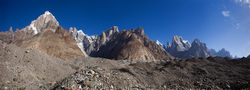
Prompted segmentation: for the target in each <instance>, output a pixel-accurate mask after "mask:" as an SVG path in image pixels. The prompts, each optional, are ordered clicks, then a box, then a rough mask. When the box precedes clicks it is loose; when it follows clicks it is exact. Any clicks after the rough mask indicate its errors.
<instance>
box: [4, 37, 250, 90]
mask: <svg viewBox="0 0 250 90" xmlns="http://www.w3.org/2000/svg"><path fill="white" fill-rule="evenodd" d="M0 72H1V73H0V77H1V78H0V88H1V89H6V88H7V89H11V90H12V89H14V90H17V89H19V90H22V89H26V90H48V89H52V90H68V89H72V90H77V89H78V90H90V89H105V90H106V89H114V90H117V89H118V90H119V89H121V90H124V89H128V90H131V89H250V75H249V73H250V60H249V59H247V58H241V59H230V58H220V57H208V58H191V59H186V60H181V59H173V60H162V61H154V62H136V63H134V62H133V63H131V62H130V61H128V60H110V59H104V58H92V57H79V58H77V59H74V60H68V61H64V60H61V59H58V58H55V57H51V56H48V55H47V54H45V53H43V52H40V51H37V50H32V51H29V50H25V49H22V48H19V47H16V46H15V45H12V44H5V43H3V42H1V43H0Z"/></svg>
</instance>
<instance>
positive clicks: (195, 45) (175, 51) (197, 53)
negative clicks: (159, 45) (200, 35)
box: [166, 36, 210, 58]
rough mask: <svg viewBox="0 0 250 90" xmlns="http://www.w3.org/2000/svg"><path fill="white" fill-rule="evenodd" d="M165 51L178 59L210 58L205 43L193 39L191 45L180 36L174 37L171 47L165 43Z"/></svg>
mask: <svg viewBox="0 0 250 90" xmlns="http://www.w3.org/2000/svg"><path fill="white" fill-rule="evenodd" d="M166 50H167V51H168V52H169V53H170V54H171V55H172V56H175V57H178V58H192V57H208V56H210V53H209V50H208V48H207V46H206V44H205V43H202V42H200V40H198V39H195V40H194V41H193V42H192V45H190V43H189V42H188V41H186V40H183V39H182V37H180V36H174V37H173V40H172V45H171V46H170V43H169V42H167V46H166Z"/></svg>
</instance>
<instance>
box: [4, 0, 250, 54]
mask: <svg viewBox="0 0 250 90" xmlns="http://www.w3.org/2000/svg"><path fill="white" fill-rule="evenodd" d="M47 10H48V11H50V12H51V13H52V14H53V15H54V16H55V17H56V19H57V20H58V21H59V24H60V25H61V26H63V27H64V28H67V29H68V28H69V27H77V29H82V30H83V31H84V32H85V33H86V34H88V35H93V34H100V33H101V32H102V31H105V30H107V29H108V28H110V27H112V26H114V25H116V26H118V27H119V29H120V30H123V29H131V28H137V27H139V26H142V27H143V28H144V30H145V33H146V34H147V35H148V36H149V38H151V39H152V40H159V41H160V42H162V43H163V44H166V42H167V40H169V41H171V39H172V37H173V36H174V35H179V36H182V37H183V38H184V39H186V40H188V41H190V42H192V41H193V40H194V39H195V38H199V39H200V40H201V41H202V42H205V43H206V44H207V46H208V47H209V48H215V49H216V50H218V49H221V48H226V49H227V50H229V51H230V52H231V53H232V54H233V55H237V56H247V55H248V54H250V30H249V29H250V24H249V23H250V9H249V8H248V7H247V6H244V5H243V4H240V3H236V2H235V0H0V12H1V14H0V30H8V29H9V27H10V26H12V27H13V29H16V28H19V29H21V28H24V27H25V26H27V25H29V24H30V23H31V21H32V20H35V19H36V18H37V17H38V16H39V15H41V14H43V13H44V12H45V11H47ZM222 11H230V16H228V17H225V16H223V15H222Z"/></svg>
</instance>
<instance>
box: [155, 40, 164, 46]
mask: <svg viewBox="0 0 250 90" xmlns="http://www.w3.org/2000/svg"><path fill="white" fill-rule="evenodd" d="M155 43H156V44H157V45H160V46H163V44H162V43H161V42H160V41H158V40H156V41H155Z"/></svg>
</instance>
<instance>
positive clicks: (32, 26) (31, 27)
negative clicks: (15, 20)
mask: <svg viewBox="0 0 250 90" xmlns="http://www.w3.org/2000/svg"><path fill="white" fill-rule="evenodd" d="M34 22H35V21H32V22H31V24H30V26H29V29H31V30H33V31H34V35H36V34H37V33H38V31H37V29H36V27H35V24H34Z"/></svg>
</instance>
